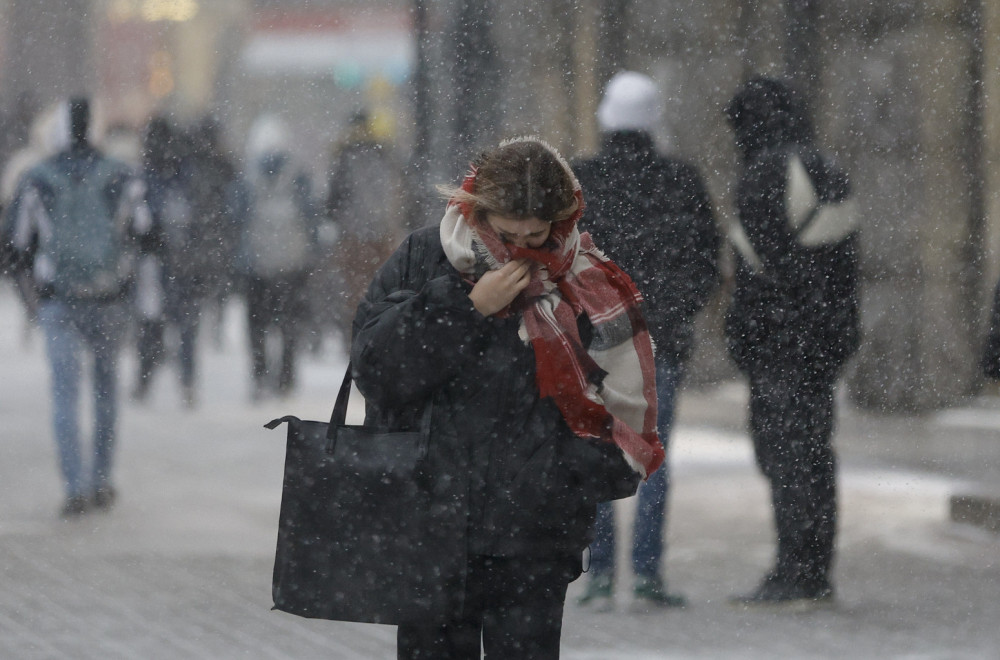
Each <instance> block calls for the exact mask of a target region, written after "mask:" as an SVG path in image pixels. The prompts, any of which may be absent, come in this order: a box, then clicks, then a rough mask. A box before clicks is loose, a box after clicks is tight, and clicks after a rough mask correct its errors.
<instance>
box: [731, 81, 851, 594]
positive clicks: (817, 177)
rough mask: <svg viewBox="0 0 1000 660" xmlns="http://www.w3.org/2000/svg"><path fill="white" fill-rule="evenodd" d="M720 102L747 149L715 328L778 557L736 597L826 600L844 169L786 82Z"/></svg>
mask: <svg viewBox="0 0 1000 660" xmlns="http://www.w3.org/2000/svg"><path fill="white" fill-rule="evenodd" d="M726 116H727V118H728V119H729V122H730V124H731V125H732V127H733V129H734V132H735V138H736V146H737V148H738V149H739V151H740V154H741V155H742V159H743V162H742V171H741V173H740V176H739V182H738V185H737V189H736V206H737V211H738V215H739V225H738V226H737V227H736V228H735V231H734V234H733V239H734V240H733V242H734V244H735V247H736V248H737V255H738V263H737V270H736V287H735V291H734V292H733V297H732V301H731V304H730V306H729V309H728V312H727V317H726V330H725V332H726V340H727V343H728V348H729V352H730V355H731V356H732V357H733V359H734V360H735V361H736V364H737V365H738V366H739V367H740V369H741V370H742V371H743V372H744V373H745V374H746V375H747V376H748V378H749V380H750V418H749V427H750V436H751V439H752V441H753V445H754V450H755V454H756V460H757V465H758V466H759V467H760V469H761V471H762V472H763V474H764V476H765V477H766V479H767V480H768V482H769V484H770V488H771V499H772V506H773V510H774V520H775V529H776V532H777V557H776V560H775V563H774V566H773V567H772V568H771V570H770V571H769V572H768V573H767V575H765V577H764V579H763V580H762V581H761V582H760V584H759V585H758V587H757V588H756V589H754V590H753V591H751V592H750V593H748V594H745V595H742V596H738V597H736V598H734V601H735V602H738V603H742V604H745V605H757V604H764V605H768V604H787V603H804V604H812V603H818V602H825V601H829V600H831V599H832V598H833V593H834V588H833V583H832V581H831V575H830V574H831V568H832V565H833V560H834V547H835V538H836V529H837V498H836V459H835V455H834V450H833V446H832V437H833V430H834V421H835V410H834V386H835V383H836V381H837V378H838V376H839V374H840V373H841V370H842V368H843V366H844V364H845V362H846V361H847V359H848V358H849V357H850V356H851V355H852V354H853V353H854V352H855V351H856V350H857V348H858V345H859V341H860V323H859V314H858V236H857V231H856V230H855V229H854V227H853V225H852V223H851V222H850V219H851V214H850V213H849V211H850V200H849V196H850V186H849V181H848V178H847V175H846V174H845V173H844V172H843V171H842V170H840V169H838V168H837V167H836V166H835V165H834V164H833V162H832V161H831V159H829V158H828V157H826V156H824V155H823V154H821V153H820V151H819V150H818V149H817V147H816V146H815V140H814V136H813V131H812V127H811V125H810V122H809V119H808V117H807V116H806V113H805V108H804V106H803V105H802V103H801V101H800V100H799V99H798V98H796V96H795V95H794V93H793V90H792V89H791V88H790V87H789V86H788V85H786V84H785V83H783V82H781V81H779V80H774V79H770V78H754V79H752V80H750V81H748V82H747V83H745V84H744V85H743V86H742V87H741V88H740V89H739V91H738V93H737V94H736V95H735V97H734V98H733V99H732V101H731V102H730V103H729V104H728V106H727V107H726ZM803 191H805V193H807V195H808V196H809V197H810V201H809V203H808V204H807V206H809V208H808V209H802V208H801V207H802V206H803V205H802V203H801V201H800V198H801V197H802V196H803ZM826 209H832V211H833V212H831V213H827V212H825V210H826Z"/></svg>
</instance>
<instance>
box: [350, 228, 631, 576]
mask: <svg viewBox="0 0 1000 660" xmlns="http://www.w3.org/2000/svg"><path fill="white" fill-rule="evenodd" d="M471 288H472V287H471V284H469V283H468V282H466V281H464V280H463V279H462V278H461V277H460V275H459V273H458V272H457V271H456V270H455V268H454V267H453V266H452V265H451V264H450V263H449V262H448V260H447V258H446V257H445V254H444V251H443V249H442V247H441V241H440V237H439V234H438V228H437V227H429V228H425V229H421V230H418V231H416V232H414V233H413V234H411V235H410V236H409V237H408V238H407V239H406V240H405V241H404V242H403V244H402V246H401V247H400V248H399V249H398V250H397V251H396V252H395V253H394V254H393V255H392V256H391V257H390V258H389V260H388V261H387V262H386V263H385V265H383V266H382V268H380V269H379V271H378V273H377V274H376V275H375V279H374V281H373V282H372V284H371V286H370V288H369V290H368V293H367V294H366V296H365V297H364V299H363V300H362V302H361V304H360V305H359V308H358V312H357V316H356V318H355V320H354V339H353V343H352V347H351V363H352V368H353V376H354V379H355V382H356V383H357V385H358V388H359V390H360V391H361V393H362V394H363V395H364V396H365V402H366V419H365V424H366V425H372V426H381V427H390V428H391V427H395V428H411V427H413V426H414V425H415V424H416V421H417V420H418V419H419V417H420V413H421V411H422V409H423V405H424V402H425V401H426V399H427V397H433V416H432V432H431V449H430V457H429V465H428V468H429V470H430V471H431V474H432V476H433V479H434V490H435V493H434V498H435V502H436V504H437V505H438V506H440V507H443V508H444V509H446V510H450V511H452V512H454V511H455V508H456V507H457V509H458V511H459V512H463V511H464V512H465V514H466V515H467V520H468V527H467V530H466V531H465V533H466V534H467V537H468V538H467V545H466V547H468V548H469V553H470V554H482V555H491V556H517V557H530V558H540V559H545V558H553V559H557V558H573V557H576V558H577V560H578V558H579V556H580V555H579V553H580V552H581V551H582V550H583V549H584V548H585V547H586V546H587V544H588V543H589V542H590V539H591V532H590V530H591V527H592V525H593V522H594V517H595V511H596V505H597V503H598V502H599V501H602V500H608V499H613V498H617V497H625V496H628V495H631V494H632V493H634V492H635V489H636V487H637V485H638V479H639V478H638V476H637V475H636V473H635V472H634V471H633V470H631V468H629V467H628V465H627V464H626V462H625V460H624V458H623V457H622V455H621V452H620V451H619V450H618V448H617V447H614V446H612V445H610V444H607V443H603V442H599V441H596V440H585V439H581V438H579V437H577V436H575V435H574V434H573V433H572V432H571V431H570V429H569V427H568V426H567V425H566V423H565V422H564V421H563V418H562V415H561V414H560V412H559V410H558V409H557V408H556V406H555V404H554V403H553V402H552V400H551V399H541V398H539V393H538V389H537V386H536V384H535V358H534V353H533V351H532V349H531V347H530V346H528V345H526V344H525V343H524V342H522V341H521V340H520V339H519V338H518V334H517V331H518V319H517V318H516V317H511V318H505V319H504V318H496V317H483V316H482V315H481V314H480V313H479V312H478V311H476V309H475V308H474V307H473V305H472V302H471V300H470V299H469V297H468V294H469V291H470V290H471ZM581 331H582V332H583V333H584V335H583V336H586V334H587V333H588V332H589V322H588V321H587V320H586V319H585V318H582V319H581Z"/></svg>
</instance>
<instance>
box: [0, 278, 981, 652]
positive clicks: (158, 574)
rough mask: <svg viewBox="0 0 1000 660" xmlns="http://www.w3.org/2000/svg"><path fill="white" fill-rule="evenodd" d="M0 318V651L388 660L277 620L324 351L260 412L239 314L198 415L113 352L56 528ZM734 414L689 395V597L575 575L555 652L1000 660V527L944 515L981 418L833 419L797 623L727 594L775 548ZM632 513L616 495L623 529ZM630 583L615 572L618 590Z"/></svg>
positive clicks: (329, 387) (12, 321)
mask: <svg viewBox="0 0 1000 660" xmlns="http://www.w3.org/2000/svg"><path fill="white" fill-rule="evenodd" d="M0 315H2V316H0V318H3V319H4V321H3V322H2V323H0V364H2V365H3V379H2V381H0V420H2V425H0V502H2V505H0V657H2V658H8V657H9V658H45V659H49V658H73V659H87V658H95V659H96V658H101V659H104V658H148V659H156V658H163V659H174V658H206V659H207V658H212V659H216V658H251V659H256V658H273V659H283V658H289V659H290V658H301V659H309V658H325V659H330V658H333V659H345V660H347V659H365V660H367V659H371V658H391V657H394V639H395V637H394V629H393V628H391V627H388V626H371V625H358V624H343V623H332V622H323V621H308V620H304V619H299V618H296V617H292V616H290V615H286V614H283V613H278V612H272V611H270V609H269V608H270V606H271V600H270V580H271V573H270V571H271V561H272V559H273V551H274V542H275V535H276V528H277V515H278V504H279V498H280V491H281V470H282V461H283V457H284V444H283V443H284V433H283V430H282V431H267V430H266V429H264V428H263V426H262V425H263V423H264V422H266V421H268V420H269V419H271V418H273V417H276V416H280V415H284V414H295V415H298V416H300V417H304V418H311V419H322V418H325V417H327V416H328V415H329V412H330V407H331V405H332V400H333V397H334V396H335V394H336V388H337V385H338V384H339V380H340V377H341V375H342V373H343V369H344V367H345V360H344V357H343V355H342V354H341V353H340V351H339V350H337V347H335V346H332V345H330V346H328V347H327V349H326V350H325V351H324V352H322V353H319V354H309V355H307V356H305V357H304V365H303V371H302V379H301V384H300V387H299V388H298V390H297V392H296V394H295V395H294V396H292V397H289V398H287V399H284V400H267V401H264V402H261V403H256V404H253V403H251V402H250V400H249V396H248V393H249V386H248V379H247V374H248V359H247V357H246V354H245V350H244V340H243V331H242V328H243V326H242V322H241V319H240V310H239V307H238V305H235V304H234V305H232V306H231V307H229V308H228V310H227V315H226V318H225V323H224V325H223V333H222V342H221V344H220V345H217V344H215V343H214V342H213V341H212V338H211V336H210V333H203V342H202V348H203V351H202V356H203V366H202V370H201V371H202V374H201V385H202V386H201V397H200V405H199V406H198V407H197V408H196V409H195V410H193V411H189V410H186V409H184V408H183V407H182V405H181V399H180V395H179V388H178V387H177V386H176V380H177V376H176V371H175V370H174V369H172V368H169V367H168V368H167V369H165V370H164V371H162V372H161V373H160V374H159V379H158V381H157V382H156V383H155V386H154V389H153V392H152V395H151V399H150V400H149V401H148V402H147V403H145V404H143V405H141V406H140V405H137V404H135V403H132V402H129V401H128V398H127V392H128V387H129V385H130V384H131V375H132V373H133V370H134V359H133V358H132V356H131V354H126V356H125V358H124V359H123V363H122V381H121V383H122V390H123V393H124V394H125V395H126V396H123V399H122V415H121V429H120V446H119V452H118V464H117V482H118V488H119V491H120V500H119V503H118V505H117V506H116V507H115V508H114V509H113V510H112V511H111V512H110V513H107V514H93V515H88V516H86V517H84V518H82V519H81V520H76V521H69V522H66V521H61V520H59V519H58V517H57V515H56V514H57V511H58V509H59V506H60V504H61V493H60V487H59V482H58V478H57V471H56V459H55V448H54V443H53V442H52V440H51V434H50V430H49V405H50V404H49V395H48V376H47V371H46V368H47V367H46V361H45V358H44V354H43V350H42V348H43V347H42V342H41V336H40V334H38V333H37V332H34V333H31V332H26V330H25V326H24V321H23V315H22V313H21V311H20V309H19V306H18V303H17V300H16V299H15V297H14V294H13V292H12V291H11V290H10V288H9V286H8V285H7V284H6V283H3V284H2V285H0ZM743 406H745V393H744V392H743V390H742V388H741V386H739V385H732V384H729V385H726V386H723V387H719V388H716V389H713V390H708V391H697V392H694V391H689V392H686V393H685V394H684V395H683V397H682V402H681V409H680V414H679V425H678V429H677V432H676V435H675V437H674V443H673V447H672V453H671V463H672V466H673V491H672V493H673V494H672V504H671V525H670V530H669V534H668V542H669V553H668V558H667V564H666V570H667V575H668V577H669V579H670V580H671V584H672V587H673V588H675V589H676V590H679V591H681V592H683V593H685V594H686V595H687V596H688V598H689V600H690V602H691V605H690V607H688V608H687V609H685V610H680V611H665V612H664V611H658V612H636V611H634V607H633V604H632V603H630V602H629V600H628V599H627V598H626V597H625V596H626V594H627V592H628V590H627V589H622V590H621V592H622V593H621V594H620V597H619V601H618V604H617V605H618V607H617V609H616V611H615V612H613V613H610V614H595V613H590V612H585V611H582V610H580V609H579V608H577V607H576V605H575V604H574V601H575V597H576V596H577V595H578V594H579V592H580V589H581V587H582V581H578V582H577V583H575V584H573V585H571V588H570V599H569V601H568V602H567V608H566V616H565V625H564V634H563V657H564V658H567V659H568V660H616V659H619V658H621V659H625V658H629V659H630V660H654V659H656V660H662V659H668V658H670V659H672V658H845V657H849V658H880V659H884V658H921V659H924V658H942V659H944V658H949V659H951V658H994V659H996V658H1000V626H998V625H997V624H998V622H1000V536H998V535H996V534H991V533H989V532H985V531H983V530H980V529H977V528H972V527H969V526H965V525H961V524H956V523H951V522H949V519H948V498H949V496H950V495H951V494H952V493H955V492H960V491H962V490H963V489H967V488H973V487H977V486H980V485H982V483H981V482H982V480H983V479H984V478H987V477H989V478H992V476H991V475H995V474H996V472H995V470H996V468H997V465H996V463H993V467H992V468H990V467H989V465H988V463H990V462H991V461H995V459H996V456H997V454H998V453H1000V452H996V451H994V450H993V445H992V444H991V442H993V441H995V444H996V445H1000V413H997V411H996V409H994V408H991V407H990V405H985V406H979V407H976V408H969V409H963V410H953V411H946V412H944V413H939V414H937V415H935V416H930V417H928V418H927V419H922V420H913V419H900V418H879V417H875V416H865V415H861V414H859V413H854V412H852V411H849V410H845V413H844V415H843V419H842V421H841V431H840V435H839V437H838V446H839V447H840V455H841V458H842V470H841V481H840V496H841V521H840V530H841V533H840V538H839V556H838V562H837V569H836V586H837V589H838V603H837V605H836V606H835V607H833V608H831V609H828V610H821V611H816V612H811V613H806V614H791V613H780V612H772V611H744V610H740V609H734V608H733V607H731V606H729V605H728V604H727V603H726V598H727V596H729V595H730V594H732V593H736V592H740V591H744V590H747V589H749V588H750V587H752V586H753V585H754V583H755V582H756V580H757V579H758V578H759V577H760V575H761V574H762V573H763V572H764V570H765V569H766V568H767V566H768V562H769V559H770V557H771V553H772V538H771V529H770V516H769V510H768V502H767V495H766V489H765V485H764V482H763V481H762V479H761V478H760V477H759V476H758V474H757V473H756V471H755V468H754V466H753V459H752V455H751V452H750V446H749V442H748V440H747V438H746V436H745V434H743V432H742V430H741V424H740V423H739V422H740V420H741V415H742V410H743ZM282 428H283V427H282ZM991 439H992V440H991ZM972 452H977V453H976V454H975V455H969V454H970V453H972ZM956 453H958V454H962V455H959V456H956ZM992 485H994V486H1000V484H997V483H993V484H992ZM630 504H631V503H630V502H629V501H626V502H623V503H621V504H620V506H621V507H622V512H623V513H624V514H625V515H623V516H621V519H622V525H623V526H627V525H628V524H629V518H630V516H629V515H628V514H629V507H630ZM622 552H623V557H622V561H621V562H619V563H620V566H626V565H627V562H626V561H624V549H623V550H622ZM629 582H630V580H629V578H628V576H627V575H626V574H625V572H624V571H623V572H622V574H621V575H620V576H619V583H620V584H621V585H622V586H623V587H627V586H629Z"/></svg>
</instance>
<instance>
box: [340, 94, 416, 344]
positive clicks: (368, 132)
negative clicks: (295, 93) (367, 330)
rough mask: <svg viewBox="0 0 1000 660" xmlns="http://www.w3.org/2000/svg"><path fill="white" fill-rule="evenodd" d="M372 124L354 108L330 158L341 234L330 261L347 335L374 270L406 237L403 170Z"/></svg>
mask: <svg viewBox="0 0 1000 660" xmlns="http://www.w3.org/2000/svg"><path fill="white" fill-rule="evenodd" d="M371 124H372V122H371V117H370V116H369V114H368V112H367V111H364V110H361V111H358V112H357V113H355V114H354V115H353V116H352V117H351V119H350V123H349V126H348V131H347V135H346V136H345V137H344V140H343V143H342V144H340V145H339V146H338V147H337V149H336V150H335V151H334V153H333V154H332V156H331V160H330V171H329V181H328V187H327V195H326V213H327V217H328V218H329V219H330V220H331V221H332V222H333V224H334V226H335V227H336V236H337V238H336V244H335V245H334V247H333V254H332V258H331V260H330V262H331V264H332V266H333V268H334V269H335V270H336V272H337V274H338V275H339V279H340V281H341V283H342V286H343V287H344V293H343V295H342V297H341V301H340V304H338V305H336V307H337V308H339V314H338V316H339V319H340V323H341V330H342V332H343V334H344V339H345V340H349V339H350V334H351V333H350V322H351V318H352V317H353V314H354V310H355V309H356V308H357V306H358V303H359V302H360V300H361V296H362V295H364V293H365V290H366V289H367V288H368V283H369V282H370V281H371V278H372V275H374V274H375V270H376V269H377V268H378V267H379V266H381V265H382V263H383V262H385V260H386V259H388V258H389V255H390V254H392V252H393V250H395V249H396V247H397V245H398V244H399V242H400V240H401V239H402V237H403V236H402V226H403V208H402V202H403V180H402V170H401V168H400V166H399V164H398V163H397V162H396V160H395V158H394V157H393V154H392V153H391V151H390V149H389V146H388V145H387V144H385V143H383V142H382V141H380V140H378V139H377V138H376V136H375V134H374V132H373V129H372V125H371Z"/></svg>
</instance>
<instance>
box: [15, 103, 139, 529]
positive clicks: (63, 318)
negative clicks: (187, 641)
mask: <svg viewBox="0 0 1000 660" xmlns="http://www.w3.org/2000/svg"><path fill="white" fill-rule="evenodd" d="M89 127H90V104H89V102H88V100H87V99H85V98H74V99H72V100H71V101H70V103H69V128H70V140H69V141H68V142H69V146H68V148H67V149H65V150H63V151H60V152H59V153H57V154H56V155H54V156H52V157H50V158H48V159H46V160H45V161H43V162H42V163H41V164H39V165H37V166H35V167H33V168H32V169H31V170H29V171H28V173H27V174H26V175H25V179H24V181H23V183H22V184H21V186H20V187H19V193H18V198H17V201H16V204H17V205H18V209H17V214H16V216H15V217H13V218H12V221H13V222H14V223H15V225H14V228H13V231H12V238H13V246H14V249H15V250H16V251H17V253H18V254H19V258H20V259H22V260H23V261H24V262H25V263H29V264H30V266H31V272H32V274H33V276H34V279H35V284H36V286H37V287H38V291H39V298H40V304H39V310H38V320H39V323H40V325H41V327H42V329H43V331H44V334H45V341H46V349H47V353H48V357H49V362H50V364H51V370H52V373H51V376H52V399H53V400H52V415H53V418H52V422H53V429H54V434H55V439H56V445H57V447H58V450H59V458H60V466H61V469H62V476H63V482H64V486H65V491H66V501H65V503H64V506H63V509H62V514H63V515H64V516H67V517H71V516H78V515H80V514H82V513H84V512H85V511H86V510H87V509H88V508H89V507H90V506H95V507H97V508H100V509H107V508H108V507H110V506H111V505H112V503H113V502H114V499H115V496H116V491H115V488H114V481H113V479H112V467H113V461H112V459H113V452H114V447H115V439H116V438H115V436H116V424H117V418H118V414H117V413H118V408H117V358H118V349H119V346H120V344H121V338H122V334H123V332H124V329H125V324H126V320H127V307H126V302H125V301H126V296H127V295H128V292H129V288H130V282H131V279H132V266H133V264H134V256H135V252H136V249H135V247H136V246H135V243H136V242H137V238H138V237H140V236H142V235H144V234H147V233H148V232H149V231H150V230H151V228H152V219H151V217H150V214H149V210H148V208H147V207H146V204H145V201H144V185H143V182H142V180H141V179H140V178H139V177H137V176H135V175H134V172H133V171H132V170H131V169H130V168H129V167H128V166H126V165H125V164H124V163H121V162H119V161H116V160H113V159H110V158H107V157H106V156H104V155H103V154H102V153H101V152H100V151H98V150H97V149H95V148H94V147H93V146H92V145H91V141H90V138H89V137H88V131H89ZM85 353H86V354H88V355H89V356H90V357H91V358H92V359H93V362H92V366H93V387H92V391H93V396H94V415H93V420H94V438H93V453H92V462H91V465H90V468H91V475H90V478H89V479H88V478H86V477H85V476H84V474H83V459H82V457H81V452H80V443H79V437H78V436H79V431H78V425H79V424H78V408H79V395H80V378H81V373H80V372H81V368H82V364H81V362H82V360H83V357H84V354H85Z"/></svg>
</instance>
